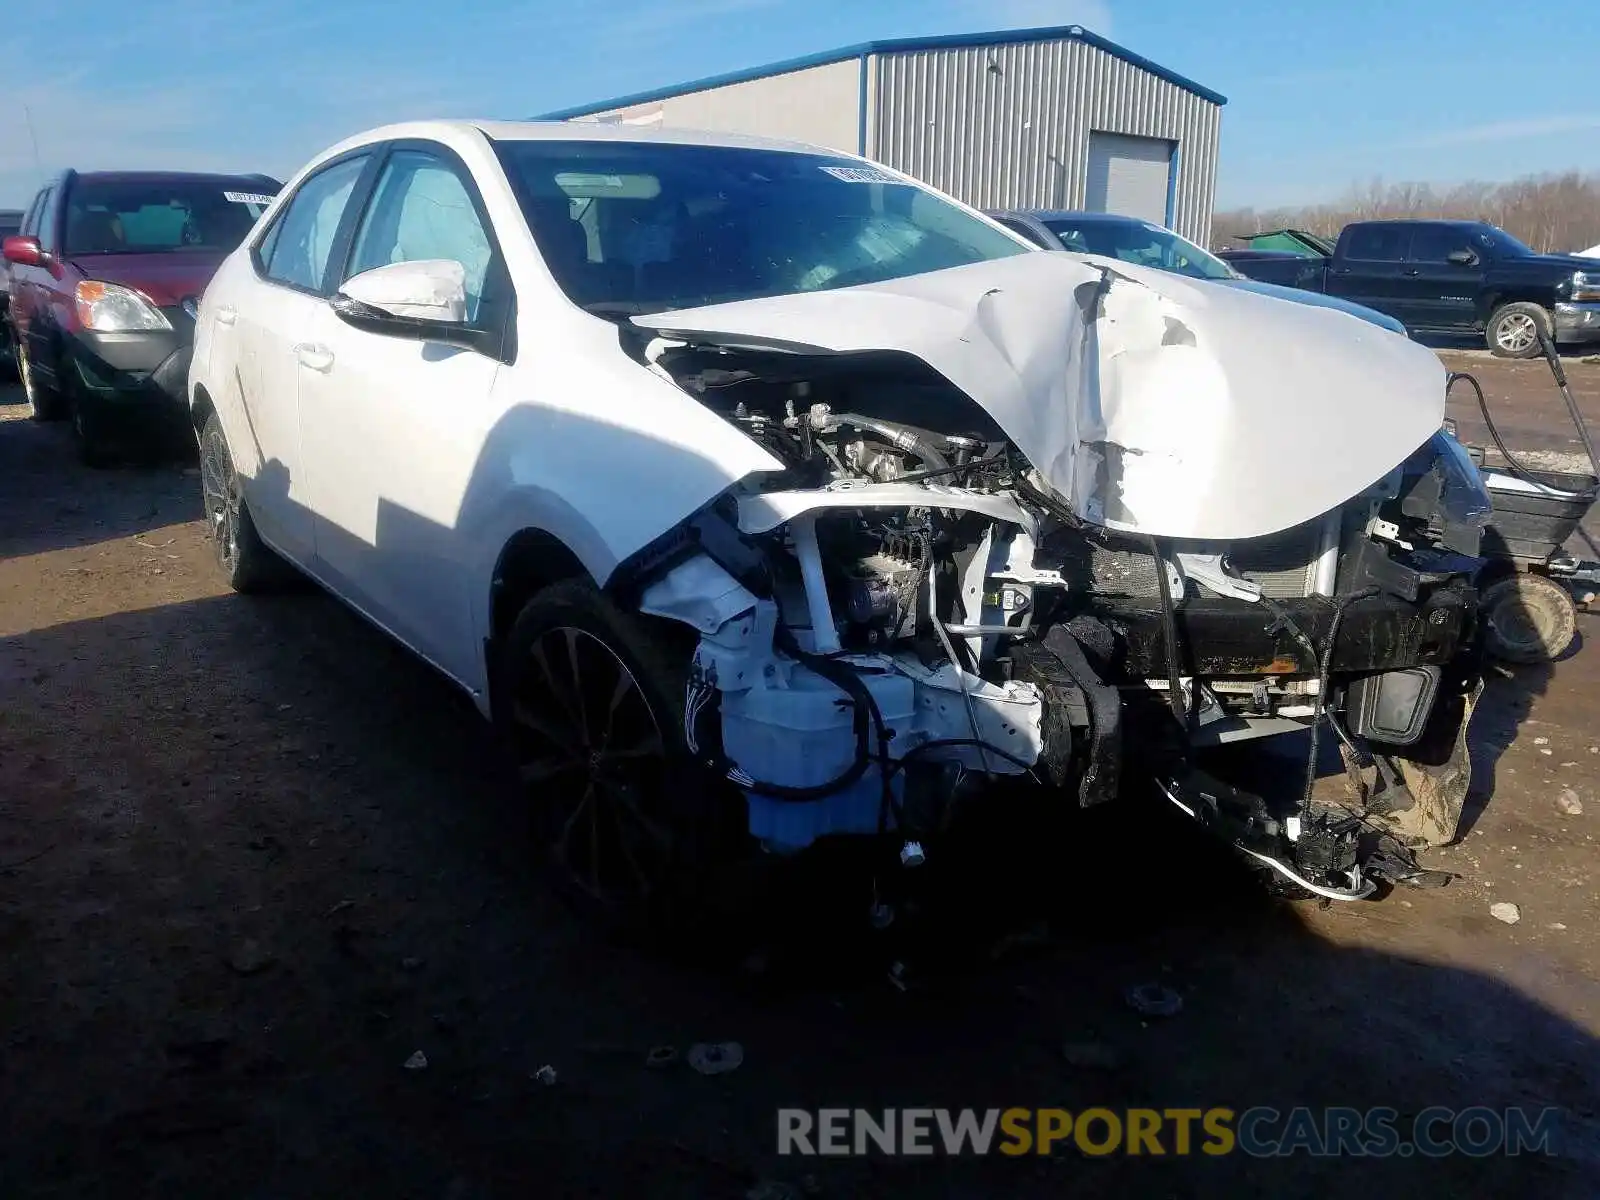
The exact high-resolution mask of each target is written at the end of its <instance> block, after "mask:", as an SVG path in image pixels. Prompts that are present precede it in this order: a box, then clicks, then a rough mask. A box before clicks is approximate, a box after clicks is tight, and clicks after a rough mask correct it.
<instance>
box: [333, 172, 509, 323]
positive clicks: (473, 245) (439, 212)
mask: <svg viewBox="0 0 1600 1200" xmlns="http://www.w3.org/2000/svg"><path fill="white" fill-rule="evenodd" d="M490 255H491V249H490V242H489V235H488V234H487V233H486V232H485V231H484V227H483V222H482V221H481V220H479V219H478V210H477V209H476V208H474V207H473V204H472V197H471V195H470V194H469V193H468V192H467V188H466V184H465V183H464V182H463V181H462V179H461V176H460V175H458V174H457V173H456V171H455V169H454V168H453V167H451V166H448V165H447V164H445V163H444V162H442V161H441V160H440V159H438V158H436V157H434V156H433V155H431V154H428V153H425V152H423V151H419V150H399V151H396V152H395V153H394V154H393V155H392V156H391V157H390V159H389V162H388V164H387V165H386V166H385V167H384V169H383V175H382V177H381V178H380V179H379V180H378V186H377V189H376V190H375V191H374V192H373V197H372V203H371V204H370V205H369V206H368V207H367V213H366V216H365V217H364V218H363V220H362V222H361V230H360V232H359V233H357V234H356V240H355V244H354V246H353V248H352V250H351V255H350V265H349V267H348V268H347V269H346V271H345V277H346V278H349V277H350V276H352V275H359V274H361V272H363V271H370V270H372V269H373V268H374V267H381V266H385V265H387V264H389V263H401V262H417V261H420V260H422V259H449V260H452V261H454V262H458V263H460V264H461V265H462V267H463V268H465V270H466V275H467V279H466V288H467V320H468V321H476V320H477V318H478V309H479V306H480V304H481V302H482V300H483V287H484V281H485V280H486V278H487V277H488V273H489V259H490Z"/></svg>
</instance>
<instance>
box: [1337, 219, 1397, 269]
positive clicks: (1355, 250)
mask: <svg viewBox="0 0 1600 1200" xmlns="http://www.w3.org/2000/svg"><path fill="white" fill-rule="evenodd" d="M1408 240H1409V239H1408V236H1407V231H1406V230H1405V229H1403V228H1401V227H1400V226H1398V225H1361V226H1358V227H1357V228H1355V229H1352V230H1351V231H1350V237H1349V240H1348V241H1347V242H1346V243H1345V251H1344V256H1345V257H1346V258H1352V259H1356V260H1357V261H1359V262H1399V261H1400V260H1401V259H1403V258H1404V257H1405V256H1406V242H1407V241H1408Z"/></svg>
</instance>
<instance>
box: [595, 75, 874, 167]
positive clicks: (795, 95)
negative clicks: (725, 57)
mask: <svg viewBox="0 0 1600 1200" xmlns="http://www.w3.org/2000/svg"><path fill="white" fill-rule="evenodd" d="M861 67H862V62H861V60H860V59H859V58H851V59H846V60H845V61H843V62H836V63H826V64H824V65H822V66H817V67H807V68H805V69H803V70H799V71H786V72H784V73H783V74H781V75H765V76H762V77H761V78H760V79H748V80H745V81H743V82H741V83H730V84H725V85H723V86H722V87H714V88H703V89H701V90H700V91H697V92H683V93H681V94H679V95H676V96H670V97H668V98H666V99H664V100H658V101H655V102H654V103H651V104H636V105H632V106H630V107H628V108H618V109H610V110H607V111H606V112H603V113H595V114H593V115H592V116H589V117H585V118H582V119H584V120H600V121H604V120H607V119H622V120H628V121H632V122H635V123H638V124H641V125H643V124H651V123H655V122H659V123H660V124H663V125H671V126H673V127H675V128H679V129H710V130H716V131H717V132H719V133H749V134H756V135H758V136H760V137H771V138H788V139H790V140H792V141H797V142H810V143H812V144H813V145H817V146H826V147H828V148H829V149H831V150H842V151H844V152H845V153H847V154H854V153H855V152H856V149H857V147H858V146H859V145H860V141H861Z"/></svg>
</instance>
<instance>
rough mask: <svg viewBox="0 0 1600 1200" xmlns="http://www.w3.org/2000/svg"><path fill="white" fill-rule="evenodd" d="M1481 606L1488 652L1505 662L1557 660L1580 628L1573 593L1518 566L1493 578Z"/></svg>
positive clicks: (1485, 590)
mask: <svg viewBox="0 0 1600 1200" xmlns="http://www.w3.org/2000/svg"><path fill="white" fill-rule="evenodd" d="M1479 607H1480V609H1481V610H1482V613H1483V620H1484V627H1485V629H1484V633H1485V639H1486V641H1487V643H1488V648H1489V653H1491V654H1493V655H1494V656H1495V657H1496V658H1499V659H1503V660H1505V661H1506V662H1513V663H1541V662H1553V661H1555V660H1556V659H1558V658H1560V657H1561V656H1562V655H1563V654H1565V653H1566V651H1567V647H1569V646H1571V645H1572V640H1573V638H1575V637H1576V636H1577V633H1578V610H1577V607H1576V605H1574V604H1573V601H1572V593H1571V592H1569V591H1567V589H1566V588H1564V587H1562V586H1561V585H1560V584H1559V583H1557V582H1556V581H1555V580H1553V579H1546V578H1545V577H1544V576H1543V575H1530V574H1526V573H1523V572H1518V573H1517V574H1515V575H1510V576H1507V577H1506V578H1505V579H1502V580H1500V581H1499V582H1498V583H1493V584H1490V585H1489V587H1487V588H1485V589H1484V592H1483V596H1482V599H1481V600H1480V602H1479Z"/></svg>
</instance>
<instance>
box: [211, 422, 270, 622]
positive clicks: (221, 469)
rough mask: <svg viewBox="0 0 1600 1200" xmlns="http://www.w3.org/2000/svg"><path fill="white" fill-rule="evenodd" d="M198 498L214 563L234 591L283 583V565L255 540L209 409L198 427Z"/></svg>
mask: <svg viewBox="0 0 1600 1200" xmlns="http://www.w3.org/2000/svg"><path fill="white" fill-rule="evenodd" d="M200 497H201V500H202V502H203V503H204V505H205V512H206V529H207V531H208V532H209V533H210V534H211V545H212V549H213V551H214V552H215V554H216V556H217V565H218V566H220V567H221V568H222V573H223V575H224V576H226V578H227V580H228V586H229V587H231V588H232V589H233V590H234V591H236V592H263V591H269V590H271V589H272V588H274V587H276V586H278V585H280V584H282V583H284V582H285V581H286V580H287V579H288V578H289V577H290V575H291V572H290V569H289V566H288V564H287V563H285V562H284V561H283V559H281V558H279V557H278V556H277V555H276V554H274V553H273V552H272V550H271V549H270V548H269V547H268V546H267V544H266V543H265V542H263V541H262V540H261V535H260V534H258V533H257V532H256V526H255V522H254V521H253V520H252V519H251V517H250V507H249V505H248V504H246V503H245V498H244V493H243V491H242V490H241V488H240V486H239V475H238V472H236V471H235V470H234V469H233V455H232V454H230V453H229V451H228V439H227V436H226V435H225V434H224V433H223V432H222V422H220V421H219V420H217V415H216V414H215V413H212V414H211V415H210V416H209V417H207V418H206V423H205V427H204V428H203V429H202V430H201V431H200Z"/></svg>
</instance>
